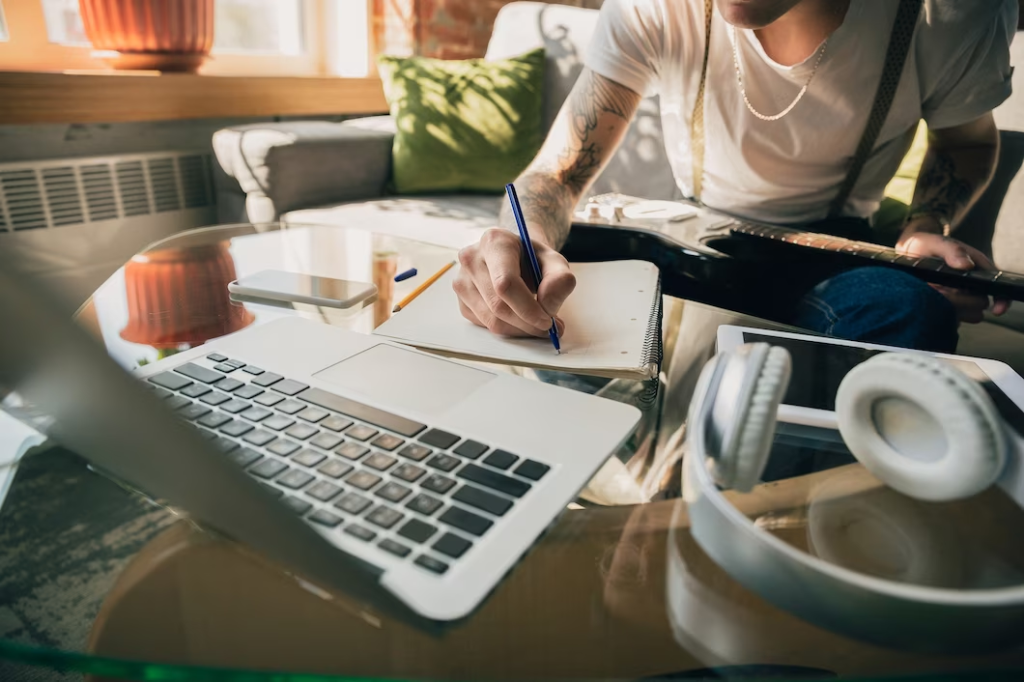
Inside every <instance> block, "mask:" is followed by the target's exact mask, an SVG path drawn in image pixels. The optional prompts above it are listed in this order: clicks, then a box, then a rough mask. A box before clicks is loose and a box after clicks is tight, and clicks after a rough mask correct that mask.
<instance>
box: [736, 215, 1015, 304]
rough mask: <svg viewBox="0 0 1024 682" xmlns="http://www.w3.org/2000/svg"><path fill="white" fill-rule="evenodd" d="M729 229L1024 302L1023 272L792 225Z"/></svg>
mask: <svg viewBox="0 0 1024 682" xmlns="http://www.w3.org/2000/svg"><path fill="white" fill-rule="evenodd" d="M730 232H731V233H732V234H733V235H734V236H736V237H740V238H749V239H757V240H764V241H765V243H766V244H767V243H774V244H776V245H779V246H784V247H785V248H787V249H808V250H811V251H819V252H821V251H825V252H829V253H831V254H836V255H837V256H838V257H843V258H846V259H847V260H849V262H850V263H851V264H859V265H868V264H869V262H870V263H873V264H875V265H881V266H887V267H893V268H897V269H900V270H904V271H907V272H910V273H911V274H914V275H916V276H918V277H920V278H921V279H924V280H925V281H928V282H932V283H935V284H942V285H945V286H951V287H956V288H960V289H967V290H970V291H977V292H979V293H984V294H987V295H989V296H1000V297H1005V298H1010V299H1013V300H1015V301H1024V275H1022V274H1019V273H1015V272H1006V271H1003V270H980V269H975V270H957V269H955V268H951V267H949V266H948V265H947V264H946V262H945V261H944V260H942V259H941V258H935V257H930V256H929V257H923V258H919V257H916V256H907V255H904V254H901V253H897V252H896V250H895V249H891V248H888V247H885V246H879V245H878V244H870V243H868V242H861V241H855V240H853V239H845V238H843V237H833V236H831V235H827V234H821V233H818V232H806V231H804V230H798V229H794V228H789V227H777V226H774V225H763V224H756V223H747V222H740V223H737V224H735V225H733V226H732V227H731V228H730ZM808 255H810V254H808Z"/></svg>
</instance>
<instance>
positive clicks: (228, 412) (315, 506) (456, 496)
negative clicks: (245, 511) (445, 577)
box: [149, 353, 551, 574]
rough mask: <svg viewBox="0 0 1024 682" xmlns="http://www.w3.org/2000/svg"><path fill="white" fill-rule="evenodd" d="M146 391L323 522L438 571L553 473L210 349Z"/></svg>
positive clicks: (299, 510) (310, 518)
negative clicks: (205, 362)
mask: <svg viewBox="0 0 1024 682" xmlns="http://www.w3.org/2000/svg"><path fill="white" fill-rule="evenodd" d="M207 360H209V361H210V362H211V363H213V368H212V369H210V368H208V367H204V366H202V365H199V364H196V363H193V362H188V363H185V364H183V365H181V366H179V367H176V368H174V370H172V371H167V372H163V373H161V374H157V375H155V376H153V377H150V378H149V386H150V388H152V389H153V390H154V391H155V392H156V393H157V394H158V395H159V396H160V397H161V398H163V399H164V401H165V404H167V405H168V407H170V408H171V409H173V410H175V411H176V413H177V415H178V416H179V417H181V418H183V419H186V420H188V421H189V422H190V423H192V424H193V425H194V426H195V427H196V428H197V429H198V430H199V432H200V433H201V434H202V435H203V436H204V437H205V438H207V439H209V440H211V441H213V443H214V445H216V447H217V448H218V449H219V450H220V451H221V452H223V453H225V455H226V456H227V457H228V458H230V459H231V460H232V461H234V462H235V463H236V464H238V465H239V466H241V467H242V468H243V469H245V471H246V472H247V473H248V474H249V475H250V476H252V477H254V478H255V479H257V480H258V481H260V482H261V483H262V484H263V485H264V486H265V487H266V488H267V489H268V490H269V491H271V492H272V493H273V494H274V495H275V496H277V497H279V498H280V499H281V501H282V502H283V503H284V504H285V506H287V507H288V508H289V509H291V510H292V511H294V512H295V513H296V514H300V515H302V517H303V518H304V519H305V520H306V521H307V522H309V523H312V524H316V525H317V526H319V527H320V528H321V529H329V530H331V531H333V532H338V533H345V534H347V535H348V536H350V537H353V538H357V539H359V540H361V541H363V542H367V543H373V544H374V545H375V546H376V547H377V548H378V549H379V550H380V551H382V552H386V553H387V554H388V555H390V556H391V557H392V558H398V559H403V560H408V561H412V562H413V563H415V564H416V566H418V567H420V568H421V569H423V570H425V571H429V572H431V573H435V574H443V573H445V572H446V571H447V570H448V568H449V566H450V564H451V563H452V562H453V561H455V560H458V559H461V558H462V557H463V556H465V555H466V554H467V553H468V552H469V551H470V550H471V549H472V548H473V545H474V543H476V542H478V541H479V540H480V538H482V537H483V536H484V535H486V534H487V532H488V531H489V530H490V529H491V528H492V527H493V526H494V523H495V522H496V521H497V520H498V519H499V518H501V517H503V516H505V515H506V514H508V513H509V511H510V510H511V509H512V508H513V506H514V505H515V504H516V503H517V502H518V501H519V500H520V499H521V498H522V497H523V496H524V495H526V494H527V493H528V492H529V491H530V489H531V488H532V486H533V484H534V483H536V482H537V481H539V480H541V479H542V478H543V477H544V475H545V474H546V473H547V472H548V471H549V469H550V468H551V467H550V466H548V465H547V464H543V463H541V462H537V461H534V460H531V459H525V458H523V457H520V456H518V455H515V454H513V453H510V452H506V451H505V450H500V449H495V448H491V447H490V446H488V445H486V444H484V443H479V442H477V441H475V440H470V439H465V438H462V437H461V436H459V435H457V434H454V433H449V432H447V431H443V430H441V429H436V428H431V427H430V426H428V425H426V424H422V423H419V422H416V421H413V420H410V419H406V418H405V417H400V416H398V415H395V414H391V413H390V412H385V411H383V410H380V409H377V408H375V407H371V406H369V405H365V404H363V403H359V402H356V401H354V400H349V399H348V398H343V397H341V396H339V395H336V394H334V393H329V392H327V391H323V390H320V389H318V388H311V387H310V386H307V385H306V384H303V383H302V382H300V381H295V380H293V379H289V378H287V377H284V376H282V375H280V374H275V373H273V372H269V371H266V370H264V369H262V368H259V367H254V366H252V365H247V364H246V363H244V362H241V361H238V360H234V359H231V358H228V357H226V356H224V355H221V354H219V353H211V354H210V355H208V356H207Z"/></svg>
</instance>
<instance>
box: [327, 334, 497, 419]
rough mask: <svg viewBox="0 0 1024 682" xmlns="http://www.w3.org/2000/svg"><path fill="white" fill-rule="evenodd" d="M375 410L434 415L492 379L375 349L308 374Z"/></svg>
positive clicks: (422, 358) (436, 361)
mask: <svg viewBox="0 0 1024 682" xmlns="http://www.w3.org/2000/svg"><path fill="white" fill-rule="evenodd" d="M313 376H315V377H316V378H317V379H321V380H323V381H326V382H329V383H332V384H336V385H337V386H341V387H343V388H345V389H347V390H349V391H352V392H355V393H359V394H361V395H364V396H366V397H368V398H371V399H373V400H374V401H378V404H382V405H392V406H394V407H395V408H406V409H410V410H415V411H416V412H419V413H421V414H424V415H439V414H443V413H445V412H447V411H448V410H449V409H451V408H452V407H454V406H455V405H458V404H459V403H460V402H462V401H463V400H465V399H466V398H467V397H468V396H469V395H471V394H472V393H473V392H474V391H476V390H477V389H478V388H480V387H481V386H483V385H484V384H486V383H487V382H488V381H490V380H492V379H493V378H494V374H492V373H490V372H485V371H484V370H481V369H475V368H472V367H466V366H465V365H460V364H457V363H454V362H450V361H448V360H442V359H441V358H435V357H431V356H429V355H423V354H421V353H416V352H413V351H408V350H403V349H401V348H395V347H394V346H388V345H386V344H380V345H377V346H374V347H373V348H368V349H367V350H364V351H363V352H362V353H358V354H356V355H353V356H352V357H350V358H347V359H345V360H342V361H341V362H339V363H337V364H336V365H331V366H330V367H328V368H327V369H324V370H320V371H319V372H317V373H316V374H314V375H313Z"/></svg>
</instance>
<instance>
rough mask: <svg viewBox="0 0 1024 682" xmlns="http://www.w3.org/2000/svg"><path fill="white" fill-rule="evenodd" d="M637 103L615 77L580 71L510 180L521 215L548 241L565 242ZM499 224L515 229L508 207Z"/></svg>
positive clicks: (627, 124)
mask: <svg viewBox="0 0 1024 682" xmlns="http://www.w3.org/2000/svg"><path fill="white" fill-rule="evenodd" d="M639 104H640V95H638V94H636V93H635V92H633V91H632V90H630V89H628V88H626V87H623V86H622V85H619V84H618V83H616V82H615V81H611V80H608V79H607V78H605V77H604V76H599V75H597V74H596V73H594V72H593V71H591V70H590V69H584V70H583V73H582V74H580V77H579V79H578V80H577V81H576V85H575V86H573V89H572V92H570V93H569V97H568V98H567V99H566V101H565V104H564V105H563V106H562V110H561V111H560V112H559V113H558V117H557V118H556V119H555V121H554V123H553V124H552V126H551V131H550V132H549V133H548V137H547V140H546V141H545V142H544V146H543V147H542V148H541V150H540V153H539V154H538V155H537V158H535V159H534V160H533V163H531V164H530V165H529V167H527V169H526V170H525V171H523V173H522V174H521V175H520V176H519V178H518V179H517V180H516V190H517V192H518V193H519V200H520V202H521V203H522V204H523V214H524V217H525V218H526V221H527V223H528V224H529V225H530V226H531V229H533V226H534V225H536V226H537V228H538V229H539V230H541V231H542V232H543V234H544V238H545V241H546V242H547V243H548V245H550V246H552V247H554V248H559V247H561V246H562V244H564V243H565V240H566V237H568V235H569V223H570V222H571V221H572V210H573V208H575V206H576V204H577V203H578V202H579V200H580V197H581V196H582V195H583V192H584V191H585V190H586V189H587V187H589V186H590V183H591V182H592V181H593V180H594V178H595V177H597V174H598V173H599V172H600V171H601V169H602V168H604V166H605V164H606V163H607V161H608V160H609V159H610V158H611V157H612V154H613V153H614V152H615V149H616V148H617V147H618V146H619V143H620V142H621V141H622V138H623V136H624V135H625V134H626V130H627V129H628V128H629V123H630V121H631V120H632V118H633V114H634V113H636V109H637V106H638V105H639ZM501 225H502V227H505V228H506V229H509V230H511V231H513V232H515V231H516V224H515V220H514V219H513V218H512V211H511V209H510V208H509V207H508V205H503V210H502V214H501ZM531 235H532V232H531Z"/></svg>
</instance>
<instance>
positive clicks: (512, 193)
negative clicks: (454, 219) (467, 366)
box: [505, 182, 562, 355]
mask: <svg viewBox="0 0 1024 682" xmlns="http://www.w3.org/2000/svg"><path fill="white" fill-rule="evenodd" d="M505 192H506V193H508V200H509V203H510V204H512V215H513V216H515V219H516V227H518V228H519V239H521V240H522V242H523V250H524V251H526V255H527V258H528V260H529V261H530V267H531V268H532V269H533V279H534V280H535V281H536V282H537V287H538V288H539V287H540V263H538V262H537V254H536V252H534V250H533V242H532V241H530V232H529V230H527V229H526V220H524V219H523V209H522V207H521V206H520V205H519V197H518V196H516V188H515V187H514V186H513V185H512V183H511V182H510V183H508V184H507V185H505ZM548 336H550V337H551V343H552V344H554V346H555V351H556V352H557V353H558V354H559V355H561V353H562V347H561V345H559V343H558V327H556V326H555V318H553V317H552V318H551V329H549V330H548Z"/></svg>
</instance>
